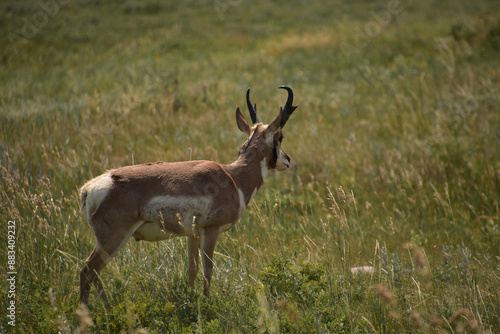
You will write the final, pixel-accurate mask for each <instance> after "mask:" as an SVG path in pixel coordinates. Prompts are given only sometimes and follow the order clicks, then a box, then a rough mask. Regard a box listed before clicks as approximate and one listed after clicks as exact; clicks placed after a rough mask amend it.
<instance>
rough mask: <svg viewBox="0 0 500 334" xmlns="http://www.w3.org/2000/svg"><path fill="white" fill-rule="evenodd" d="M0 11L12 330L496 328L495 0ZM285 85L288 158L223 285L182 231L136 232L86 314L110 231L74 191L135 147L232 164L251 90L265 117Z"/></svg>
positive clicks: (0, 145)
mask: <svg viewBox="0 0 500 334" xmlns="http://www.w3.org/2000/svg"><path fill="white" fill-rule="evenodd" d="M42 3H45V2H43V1H42ZM46 3H51V4H54V3H55V2H51V1H47V2H46ZM1 6H2V7H3V8H2V11H1V14H0V28H1V29H0V30H1V31H2V33H1V36H0V62H1V70H0V164H1V170H2V175H1V178H0V179H1V183H2V187H1V188H0V200H1V203H2V207H1V210H0V216H1V222H2V224H3V225H2V231H3V233H1V234H0V235H1V236H0V245H1V246H0V254H1V256H0V261H1V263H2V268H4V263H5V264H7V261H8V258H7V255H8V253H7V251H8V248H7V245H8V238H7V228H8V227H7V224H8V221H9V220H16V223H17V229H16V232H17V240H16V269H17V272H18V275H17V281H16V298H15V300H16V303H17V304H16V305H17V307H16V320H17V322H16V327H15V328H14V329H13V328H11V326H10V325H8V324H7V321H8V318H6V317H5V316H4V315H3V314H4V312H2V313H1V314H2V318H1V319H0V332H11V331H12V330H15V331H16V332H19V333H52V332H54V333H55V332H58V331H60V332H67V333H70V332H76V331H80V332H81V333H83V332H86V331H87V330H88V331H90V332H105V333H108V332H109V333H123V332H130V333H132V332H141V331H142V332H145V331H148V332H149V333H168V332H172V333H182V332H184V333H192V332H198V333H201V332H203V333H226V332H228V333H254V332H258V333H278V332H283V333H314V332H317V333H327V332H330V333H405V332H406V333H434V332H441V333H498V332H500V278H499V277H500V218H499V201H500V154H499V152H500V113H499V112H498V111H499V110H498V105H499V102H500V91H499V85H500V64H499V62H498V59H499V57H500V15H499V13H500V6H499V5H498V4H496V3H495V2H494V1H486V0H484V1H480V2H474V3H469V2H467V1H459V2H456V1H453V2H452V1H440V2H439V3H437V2H433V1H420V2H415V1H411V2H410V1H378V0H377V1H358V2H356V3H351V2H346V1H335V2H331V3H324V2H320V1H313V2H311V1H309V2H307V3H302V2H299V1H291V2H279V3H268V2H263V1H257V2H255V1H254V2H249V1H213V2H211V1H209V2H201V3H200V2H196V3H195V2H191V1H188V2H185V1H183V2H179V3H176V4H166V3H165V2H161V1H133V0H131V1H126V2H121V1H106V2H104V1H80V2H77V3H76V2H71V1H70V2H68V3H66V4H61V5H59V6H58V7H57V11H55V9H54V8H56V7H53V8H52V10H53V11H52V12H51V11H49V13H50V14H54V15H49V14H44V12H43V9H41V7H40V3H39V2H34V1H7V2H4V3H3V4H2V5H1ZM44 15H45V16H44ZM35 20H38V21H35ZM27 22H28V23H27ZM35 24H36V26H34V28H33V27H31V30H30V26H29V25H35ZM23 29H24V30H23ZM23 34H24V35H23ZM24 36H27V37H28V38H25V37H24ZM283 84H286V85H289V86H291V87H292V88H293V89H294V92H295V102H296V103H297V104H298V105H299V108H298V109H297V111H296V112H295V113H294V115H293V117H292V118H291V119H290V121H289V122H288V124H287V127H286V128H285V130H284V135H285V137H286V138H285V140H284V142H283V149H284V150H285V152H287V154H288V155H289V156H290V157H291V158H292V163H293V168H292V169H290V170H288V171H285V172H282V173H278V172H276V173H270V174H269V175H268V177H267V179H266V182H265V184H264V186H263V187H262V188H261V189H260V191H259V192H258V194H257V196H256V197H255V199H254V200H253V202H252V203H251V205H249V207H248V209H247V211H246V212H245V214H244V216H243V218H242V219H241V221H240V222H239V223H238V224H237V225H236V226H235V227H234V228H233V229H232V230H230V231H229V232H228V233H225V234H224V235H222V236H221V237H220V238H219V242H218V244H217V247H216V257H215V266H216V269H215V272H214V278H213V281H212V297H211V299H210V300H206V299H205V298H204V297H203V296H202V281H201V278H200V277H199V278H198V282H197V283H198V284H197V287H196V289H194V290H192V289H189V288H188V287H187V268H186V265H187V263H186V258H187V255H186V241H185V240H184V239H180V238H179V239H174V240H171V241H168V242H162V243H143V242H138V243H136V242H132V241H131V242H129V243H128V244H127V245H126V247H124V249H123V250H122V251H121V252H120V253H119V254H118V256H117V257H116V258H115V259H114V261H113V262H112V263H111V264H110V265H108V267H106V269H104V271H103V281H104V284H105V287H106V290H107V291H108V292H109V293H110V295H111V298H112V307H111V308H110V309H109V310H106V309H105V308H104V307H103V305H102V304H101V302H100V300H99V299H98V298H97V296H96V293H95V290H92V293H91V300H90V304H89V313H88V314H87V313H86V312H85V311H81V312H78V313H77V312H76V308H77V306H78V298H79V290H78V289H79V270H80V268H81V267H82V266H83V263H84V260H85V258H86V257H87V256H88V255H89V253H90V251H91V250H92V248H93V246H94V236H93V234H92V231H91V229H90V227H89V226H88V224H87V223H86V221H85V219H84V217H83V216H82V215H81V214H80V212H79V207H80V203H79V198H78V188H79V187H80V186H81V185H82V184H84V183H85V181H86V180H88V179H89V178H91V177H94V176H97V175H99V174H101V173H102V172H104V171H105V170H106V169H110V168H114V167H119V166H123V165H128V164H132V163H136V164H138V163H143V162H149V161H157V160H165V161H178V160H189V159H207V160H216V161H219V162H222V163H230V162H232V161H234V160H235V158H236V156H237V152H238V149H239V147H240V145H241V144H242V143H243V141H244V139H245V138H244V136H243V135H242V134H241V133H240V132H239V131H238V129H237V127H236V124H235V121H234V111H235V109H236V107H238V106H239V107H244V106H245V100H244V98H245V95H244V94H245V91H246V89H247V88H248V87H251V88H252V100H253V102H255V103H257V105H258V110H259V118H260V119H261V120H263V121H264V122H269V121H270V120H272V119H273V117H274V116H275V115H276V113H277V112H278V111H279V106H281V105H283V104H284V102H285V99H286V94H285V93H284V92H282V91H281V90H278V89H277V87H278V86H280V85H283ZM361 265H370V266H373V268H374V272H373V273H372V274H360V275H353V274H352V273H351V271H350V268H351V267H354V266H361ZM199 276H201V275H199ZM0 277H1V278H2V282H3V283H2V284H3V285H2V286H3V287H5V288H6V289H2V291H7V288H8V284H7V281H6V279H7V270H5V269H2V272H1V275H0ZM0 301H1V305H2V309H5V308H6V305H7V302H9V301H10V299H9V298H8V296H7V293H4V292H2V294H1V295H0ZM89 319H90V320H91V322H92V324H91V325H89ZM88 326H89V327H88ZM87 327H88V328H87Z"/></svg>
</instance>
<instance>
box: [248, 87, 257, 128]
mask: <svg viewBox="0 0 500 334" xmlns="http://www.w3.org/2000/svg"><path fill="white" fill-rule="evenodd" d="M247 106H248V112H249V113H250V118H251V119H252V123H253V124H255V123H260V121H259V119H258V118H257V105H256V104H254V105H253V107H252V102H250V88H248V89H247Z"/></svg>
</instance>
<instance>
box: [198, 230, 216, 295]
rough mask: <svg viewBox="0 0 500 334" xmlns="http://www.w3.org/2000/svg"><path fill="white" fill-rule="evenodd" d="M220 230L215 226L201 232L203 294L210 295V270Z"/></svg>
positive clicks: (212, 265)
mask: <svg viewBox="0 0 500 334" xmlns="http://www.w3.org/2000/svg"><path fill="white" fill-rule="evenodd" d="M219 234H220V231H219V229H217V228H206V229H204V230H203V231H202V233H201V251H202V254H201V261H202V263H203V277H204V280H203V283H204V288H203V294H204V295H205V297H210V281H211V280H212V270H213V267H214V262H213V258H214V249H215V243H216V242H217V237H218V236H219Z"/></svg>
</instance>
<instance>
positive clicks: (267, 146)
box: [236, 86, 297, 171]
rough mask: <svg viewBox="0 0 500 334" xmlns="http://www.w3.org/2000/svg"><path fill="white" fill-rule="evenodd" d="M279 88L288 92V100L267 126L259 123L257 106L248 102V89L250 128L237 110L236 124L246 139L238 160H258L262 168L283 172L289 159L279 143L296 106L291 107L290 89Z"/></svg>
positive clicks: (248, 94) (291, 94)
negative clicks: (261, 162) (262, 163)
mask: <svg viewBox="0 0 500 334" xmlns="http://www.w3.org/2000/svg"><path fill="white" fill-rule="evenodd" d="M280 88H281V89H285V90H286V91H287V92H288V99H287V101H286V103H285V107H284V108H280V112H279V113H278V115H277V116H276V118H275V119H274V120H273V121H272V122H271V123H269V125H263V124H262V123H261V122H260V121H259V119H258V117H257V105H256V104H254V105H252V102H251V101H250V88H248V90H247V106H248V112H249V114H250V118H251V120H252V124H253V125H252V126H250V125H249V124H248V123H247V121H246V119H245V117H244V116H243V114H242V113H241V111H240V109H239V108H238V109H236V123H237V125H238V128H239V129H240V130H241V131H242V132H243V133H244V134H246V136H247V138H248V139H247V141H246V142H245V144H243V146H242V147H241V149H240V152H239V158H241V157H244V158H247V159H248V158H249V157H251V158H257V159H259V158H260V160H261V161H263V162H265V163H264V164H265V166H263V167H265V168H267V169H276V170H279V171H283V170H285V169H288V168H290V157H289V156H288V155H287V154H286V153H285V152H284V151H283V150H282V149H281V142H282V141H283V138H284V136H283V127H284V126H285V124H286V122H287V121H288V118H289V117H290V115H291V114H292V113H293V112H294V111H295V109H296V108H297V106H293V91H292V89H291V88H290V87H287V86H281V87H280ZM247 156H248V157H247Z"/></svg>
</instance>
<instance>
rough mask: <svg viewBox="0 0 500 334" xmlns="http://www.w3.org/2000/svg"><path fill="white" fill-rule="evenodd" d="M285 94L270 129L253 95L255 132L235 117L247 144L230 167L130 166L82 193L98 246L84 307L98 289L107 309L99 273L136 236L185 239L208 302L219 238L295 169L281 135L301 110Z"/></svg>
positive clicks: (84, 282) (86, 278)
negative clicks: (264, 188) (273, 181)
mask: <svg viewBox="0 0 500 334" xmlns="http://www.w3.org/2000/svg"><path fill="white" fill-rule="evenodd" d="M280 88H283V89H285V90H287V91H288V98H287V101H286V104H285V107H284V108H283V109H280V112H279V114H278V115H277V116H276V118H275V119H274V120H273V121H272V122H271V123H270V124H269V125H264V124H262V123H260V122H259V120H258V118H257V107H256V105H253V106H252V103H251V102H250V88H249V89H248V90H247V98H246V99H247V105H248V110H249V112H250V117H251V119H252V123H253V125H252V126H250V125H249V124H248V123H247V121H246V120H245V117H244V116H243V115H242V113H241V111H240V109H239V108H238V109H236V124H237V125H238V128H239V129H240V130H241V131H242V132H243V133H245V134H246V135H247V137H248V139H247V141H246V142H245V143H244V144H243V146H242V147H241V149H240V151H239V154H238V159H237V160H236V161H235V162H233V163H232V164H230V165H222V164H219V163H217V162H213V161H185V162H172V163H167V162H156V163H148V164H143V165H134V166H127V167H121V168H118V169H114V170H110V171H108V172H106V173H104V174H102V175H101V176H98V177H96V178H94V179H92V180H90V181H89V182H87V183H86V184H85V185H84V186H83V187H82V189H81V201H82V211H85V213H86V214H87V218H88V221H89V224H90V226H91V227H92V229H93V231H94V234H95V236H96V239H97V245H96V246H95V248H94V250H93V251H92V253H91V254H90V256H89V257H88V258H87V260H86V261H85V266H84V267H83V268H82V270H81V271H80V303H83V304H87V303H88V299H89V293H90V286H91V284H94V285H95V287H96V288H97V290H98V292H99V294H100V296H101V298H102V299H103V300H104V303H105V304H106V305H108V304H109V302H108V298H107V295H106V293H105V292H104V289H103V285H102V282H101V280H100V278H99V272H100V271H101V270H102V269H103V268H104V267H105V266H106V264H107V263H108V262H109V261H110V260H111V259H112V258H113V256H115V255H116V253H117V252H118V251H119V250H120V248H122V247H123V246H124V245H125V243H126V242H127V241H128V239H130V237H132V236H133V237H134V238H135V240H136V241H138V240H146V241H159V240H166V239H170V238H173V237H178V236H187V237H188V261H189V265H188V283H189V286H193V285H194V283H195V278H196V275H197V272H198V263H199V254H200V253H201V258H202V265H203V275H204V290H203V293H204V295H205V296H207V297H208V296H209V291H210V280H211V278H212V268H213V254H214V248H215V243H216V241H217V237H218V236H219V234H220V233H221V232H225V231H227V230H229V229H230V228H231V227H232V226H233V225H234V224H235V223H236V222H237V221H238V220H239V219H240V217H241V216H242V214H243V212H244V211H245V208H246V206H247V205H248V203H249V202H250V200H251V199H252V198H253V196H254V195H255V193H256V192H257V189H259V188H260V186H261V185H262V183H263V182H264V178H265V177H266V175H267V172H268V171H269V170H272V169H276V170H280V171H281V170H285V169H287V168H289V167H290V158H289V157H288V156H287V155H286V154H285V153H284V152H283V151H282V150H281V141H282V139H283V135H282V129H283V127H284V126H285V124H286V122H287V120H288V118H289V117H290V115H291V114H292V113H293V111H294V110H295V108H297V106H293V105H292V102H293V91H292V89H291V88H289V87H286V86H283V87H280ZM200 250H201V252H200Z"/></svg>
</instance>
